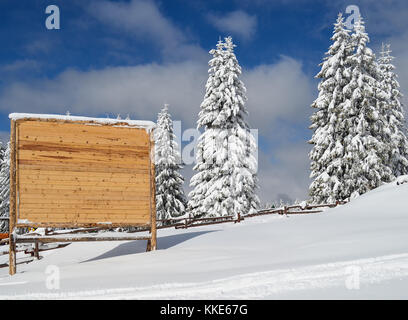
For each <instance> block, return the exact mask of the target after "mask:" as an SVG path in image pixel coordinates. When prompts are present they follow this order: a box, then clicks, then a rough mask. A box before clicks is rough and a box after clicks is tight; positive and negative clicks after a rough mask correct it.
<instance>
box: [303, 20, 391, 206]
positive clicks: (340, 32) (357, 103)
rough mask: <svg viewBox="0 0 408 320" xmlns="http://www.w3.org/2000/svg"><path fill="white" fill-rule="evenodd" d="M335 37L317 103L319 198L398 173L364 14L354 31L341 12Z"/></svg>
mask: <svg viewBox="0 0 408 320" xmlns="http://www.w3.org/2000/svg"><path fill="white" fill-rule="evenodd" d="M332 39H333V40H334V44H333V45H332V46H331V47H330V49H329V52H328V57H327V58H326V61H325V62H324V63H323V64H322V70H321V72H320V73H319V74H318V75H317V77H320V78H322V81H321V82H320V84H319V97H318V98H317V99H316V100H315V102H314V103H313V105H312V106H313V107H315V108H317V109H318V111H317V112H315V114H314V115H313V116H312V118H311V120H312V126H311V128H312V129H314V130H315V131H314V134H313V137H312V139H311V141H310V142H311V143H312V144H314V147H313V149H312V151H311V153H310V158H311V160H312V163H311V169H312V173H311V177H315V180H314V181H313V182H312V184H311V186H310V195H311V197H312V202H315V203H321V202H333V201H336V200H345V199H347V198H350V197H355V196H357V195H360V194H363V193H365V192H367V191H369V190H371V189H374V188H376V187H378V186H379V185H381V184H382V183H383V182H389V181H391V180H392V179H393V178H394V176H393V173H392V169H391V165H390V157H389V141H387V139H386V132H387V131H388V130H389V129H388V125H387V121H386V118H385V116H384V112H382V108H381V105H382V101H384V97H385V93H384V91H383V90H382V88H381V84H380V81H379V78H380V72H379V66H378V64H377V63H376V58H375V55H374V53H373V52H372V50H371V49H370V48H368V46H367V44H368V42H369V37H368V35H367V33H366V32H365V27H364V22H363V20H362V18H361V17H360V19H359V20H358V21H356V23H355V25H354V33H353V34H352V35H351V36H349V34H348V31H347V30H345V28H344V24H343V19H342V17H341V15H339V18H338V19H337V22H336V24H335V31H334V36H333V38H332Z"/></svg>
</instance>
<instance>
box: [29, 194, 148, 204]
mask: <svg viewBox="0 0 408 320" xmlns="http://www.w3.org/2000/svg"><path fill="white" fill-rule="evenodd" d="M149 200H150V198H149V197H148V196H146V197H143V198H139V199H133V200H87V199H77V200H75V201H72V200H69V199H62V200H61V199H51V200H50V199H47V198H44V199H38V198H31V199H25V200H24V201H22V202H24V205H25V206H27V205H44V204H46V205H50V206H51V205H53V206H58V205H72V204H74V205H92V206H110V205H112V206H118V205H125V206H137V205H139V204H140V203H149Z"/></svg>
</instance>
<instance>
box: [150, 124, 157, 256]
mask: <svg viewBox="0 0 408 320" xmlns="http://www.w3.org/2000/svg"><path fill="white" fill-rule="evenodd" d="M153 137H154V130H152V131H151V132H150V136H149V143H150V228H151V229H150V231H151V241H150V248H149V242H148V249H149V251H150V250H156V248H157V221H156V176H155V164H154V161H155V154H154V138H153Z"/></svg>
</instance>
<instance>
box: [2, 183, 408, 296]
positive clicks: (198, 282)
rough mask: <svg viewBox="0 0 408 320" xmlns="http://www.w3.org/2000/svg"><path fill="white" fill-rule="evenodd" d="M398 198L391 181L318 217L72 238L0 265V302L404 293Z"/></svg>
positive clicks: (406, 269)
mask: <svg viewBox="0 0 408 320" xmlns="http://www.w3.org/2000/svg"><path fill="white" fill-rule="evenodd" d="M407 199H408V183H405V184H402V185H396V183H392V184H388V185H384V186H382V187H380V188H378V189H375V190H373V191H371V192H369V193H367V194H365V195H363V196H361V197H359V198H357V199H355V200H353V201H352V202H350V203H349V204H347V205H344V206H340V207H337V208H335V209H328V210H326V211H325V212H323V213H319V214H311V215H298V216H288V217H286V216H275V215H271V216H264V217H257V218H248V219H246V220H245V221H243V222H242V223H240V224H230V223H226V224H221V225H214V226H205V227H199V228H191V229H187V230H174V229H164V230H159V231H158V247H159V250H157V251H155V252H145V248H146V242H145V241H123V242H99V243H73V244H71V245H69V246H67V247H65V248H62V249H57V250H51V251H48V252H43V253H42V255H43V256H44V257H43V259H41V260H39V261H34V262H33V263H30V264H26V265H18V268H17V274H16V275H15V276H13V277H10V276H9V275H8V269H7V268H2V269H0V299H10V298H11V299H15V298H18V299H44V298H46V299H50V298H56V299H61V298H62V299H70V298H73V299H81V298H86V299H229V298H231V299H314V298H322V299H367V298H368V299H388V298H392V299H395V298H400V299H407V298H408V205H407V201H408V200H407ZM7 258H8V256H0V263H4V260H6V259H7ZM55 266H56V267H55ZM58 273H59V276H60V277H59V278H60V282H59V289H55V288H54V289H53V288H52V284H54V287H55V284H56V285H58V282H55V281H54V282H53V279H56V278H55V276H57V275H58ZM47 277H48V280H47ZM50 277H51V278H50ZM53 277H54V278H53ZM50 279H51V280H50ZM50 283H51V287H50ZM47 284H48V287H49V288H48V289H47Z"/></svg>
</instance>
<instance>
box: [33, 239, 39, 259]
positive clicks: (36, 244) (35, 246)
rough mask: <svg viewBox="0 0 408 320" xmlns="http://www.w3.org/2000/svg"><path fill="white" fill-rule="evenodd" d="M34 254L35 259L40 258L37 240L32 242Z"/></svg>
mask: <svg viewBox="0 0 408 320" xmlns="http://www.w3.org/2000/svg"><path fill="white" fill-rule="evenodd" d="M34 256H35V257H36V259H37V260H40V253H39V249H38V241H35V243H34Z"/></svg>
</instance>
